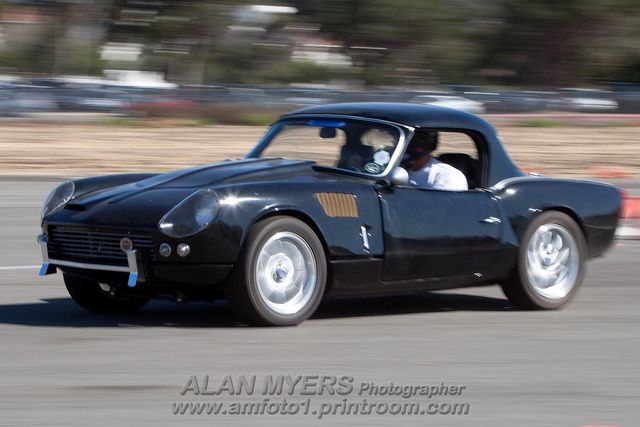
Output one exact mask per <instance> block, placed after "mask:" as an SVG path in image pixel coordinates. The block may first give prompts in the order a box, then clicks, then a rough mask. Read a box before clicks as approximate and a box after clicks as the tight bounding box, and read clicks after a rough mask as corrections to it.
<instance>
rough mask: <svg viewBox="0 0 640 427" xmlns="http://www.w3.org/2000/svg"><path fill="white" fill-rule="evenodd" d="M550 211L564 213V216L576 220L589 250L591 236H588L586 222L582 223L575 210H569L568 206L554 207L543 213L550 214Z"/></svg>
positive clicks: (546, 209)
mask: <svg viewBox="0 0 640 427" xmlns="http://www.w3.org/2000/svg"><path fill="white" fill-rule="evenodd" d="M549 211H557V212H562V213H563V214H565V215H567V216H569V217H570V218H571V219H572V220H574V221H575V223H576V224H578V227H580V231H582V237H584V240H585V243H586V244H587V249H588V247H589V238H588V237H589V236H587V233H586V229H585V225H584V222H583V221H582V218H580V216H579V215H578V214H577V213H576V212H575V211H574V210H573V209H571V208H568V207H566V206H554V207H548V208H545V209H544V210H543V211H542V212H541V213H544V212H549Z"/></svg>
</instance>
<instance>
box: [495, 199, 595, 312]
mask: <svg viewBox="0 0 640 427" xmlns="http://www.w3.org/2000/svg"><path fill="white" fill-rule="evenodd" d="M585 260H586V243H585V239H584V235H583V234H582V230H581V229H580V227H579V226H578V224H576V222H575V221H574V220H573V219H572V218H571V217H570V216H568V215H566V214H564V213H562V212H558V211H547V212H544V213H542V214H540V215H539V216H538V217H537V218H535V219H534V220H533V221H532V222H531V224H530V225H529V227H528V228H527V231H526V232H525V234H524V237H523V239H522V242H521V244H520V251H519V255H518V265H517V267H516V268H515V269H514V272H513V273H512V275H511V277H510V278H509V279H508V280H507V281H506V282H505V283H503V284H502V289H503V291H504V293H505V295H506V296H507V298H509V301H511V303H513V304H514V305H515V306H516V307H519V308H525V309H555V308H560V307H562V306H563V305H564V304H566V303H567V302H568V301H569V300H570V299H571V298H572V297H573V296H574V295H575V293H576V292H577V290H578V288H579V287H580V285H581V284H582V280H583V278H584V273H585Z"/></svg>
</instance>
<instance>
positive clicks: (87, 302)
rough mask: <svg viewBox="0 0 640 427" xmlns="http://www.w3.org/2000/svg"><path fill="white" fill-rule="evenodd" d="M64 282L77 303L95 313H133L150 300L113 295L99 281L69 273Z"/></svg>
mask: <svg viewBox="0 0 640 427" xmlns="http://www.w3.org/2000/svg"><path fill="white" fill-rule="evenodd" d="M64 284H65V286H66V287H67V291H68V292H69V295H71V298H73V300H74V301H75V302H76V304H78V305H79V306H80V307H82V308H84V309H86V310H89V311H91V312H94V313H133V312H135V311H138V310H140V309H141V308H142V306H144V305H145V304H146V303H147V302H148V301H149V299H148V298H142V297H132V296H111V295H109V294H107V293H106V292H105V291H103V290H102V289H101V288H100V285H99V284H98V282H93V281H91V280H85V279H81V278H79V277H75V276H70V275H68V274H65V275H64Z"/></svg>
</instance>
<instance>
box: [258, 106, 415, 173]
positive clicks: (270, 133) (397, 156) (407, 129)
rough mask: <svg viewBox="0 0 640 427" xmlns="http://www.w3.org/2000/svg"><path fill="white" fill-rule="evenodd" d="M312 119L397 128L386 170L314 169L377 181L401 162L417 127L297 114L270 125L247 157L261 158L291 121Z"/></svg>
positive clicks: (371, 120)
mask: <svg viewBox="0 0 640 427" xmlns="http://www.w3.org/2000/svg"><path fill="white" fill-rule="evenodd" d="M312 119H319V120H322V119H338V120H351V121H357V122H368V123H376V124H381V125H385V126H389V127H392V128H395V129H396V130H397V131H398V135H399V136H398V142H397V143H396V146H395V149H394V151H393V154H392V155H391V159H390V160H389V163H387V166H386V167H385V169H384V171H382V173H379V174H369V173H365V172H357V171H353V170H348V169H341V168H337V167H332V166H323V165H318V164H316V165H314V166H313V167H314V169H317V170H325V171H330V172H336V173H341V174H344V175H352V176H357V177H361V178H366V179H371V180H375V181H380V180H383V181H387V178H388V177H389V175H390V174H391V172H392V171H393V170H394V169H395V168H396V167H397V166H398V165H399V164H400V161H401V160H402V155H403V154H404V151H405V149H406V145H407V141H410V140H411V136H412V135H413V132H414V131H415V129H414V128H413V127H411V126H407V125H403V124H400V123H395V122H390V121H387V120H381V119H372V118H368V117H359V116H350V115H342V114H297V115H295V116H289V117H284V118H281V119H280V120H278V121H277V122H275V123H274V124H272V125H271V127H269V129H268V130H267V132H266V133H265V134H264V136H263V137H262V138H261V139H260V141H259V142H258V144H257V145H256V146H255V147H254V148H253V149H252V150H251V151H249V153H247V155H246V156H245V159H257V158H261V157H260V156H261V154H262V152H263V151H264V150H265V149H266V148H267V147H268V146H269V144H270V143H271V141H272V140H273V138H274V137H275V136H276V135H277V134H278V133H279V132H280V131H281V130H282V128H283V127H284V126H285V125H287V124H289V123H291V122H300V121H305V122H306V121H309V120H312ZM307 160H309V161H314V160H313V159H307Z"/></svg>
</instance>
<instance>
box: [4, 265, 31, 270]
mask: <svg viewBox="0 0 640 427" xmlns="http://www.w3.org/2000/svg"><path fill="white" fill-rule="evenodd" d="M38 268H40V266H39V265H7V266H0V271H7V270H36V269H38Z"/></svg>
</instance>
